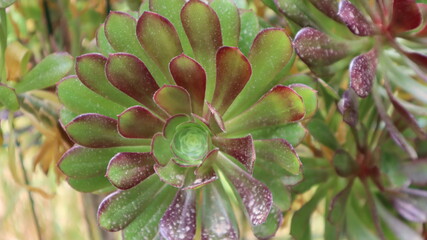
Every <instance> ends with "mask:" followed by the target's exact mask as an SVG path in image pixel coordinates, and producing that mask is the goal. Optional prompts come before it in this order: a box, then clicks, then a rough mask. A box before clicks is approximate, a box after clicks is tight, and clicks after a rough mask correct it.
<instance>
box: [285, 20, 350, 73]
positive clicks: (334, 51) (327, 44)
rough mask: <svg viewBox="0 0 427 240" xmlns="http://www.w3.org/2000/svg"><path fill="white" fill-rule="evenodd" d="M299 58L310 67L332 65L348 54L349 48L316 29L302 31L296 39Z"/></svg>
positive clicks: (295, 43)
mask: <svg viewBox="0 0 427 240" xmlns="http://www.w3.org/2000/svg"><path fill="white" fill-rule="evenodd" d="M293 44H294V47H295V49H296V51H297V53H298V56H299V57H300V58H301V59H302V60H303V61H304V62H305V63H306V64H307V65H309V66H326V65H329V64H332V63H334V62H336V61H338V60H340V59H342V58H344V57H345V56H347V53H348V50H347V49H348V47H347V46H346V45H345V44H343V43H338V42H336V41H335V40H333V39H331V38H330V37H329V36H327V35H326V34H325V33H322V32H320V31H319V30H316V29H314V28H309V27H306V28H303V29H301V30H300V31H299V32H298V33H297V35H296V36H295V39H294V42H293Z"/></svg>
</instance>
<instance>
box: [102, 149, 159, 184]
mask: <svg viewBox="0 0 427 240" xmlns="http://www.w3.org/2000/svg"><path fill="white" fill-rule="evenodd" d="M154 164H155V161H154V158H153V155H152V154H151V153H131V152H122V153H118V154H116V155H115V156H114V157H113V158H112V159H111V161H110V163H109V164H108V168H107V173H106V175H105V176H106V177H107V178H108V180H110V182H111V184H113V185H114V186H116V187H117V188H119V189H122V190H126V189H129V188H132V187H134V186H136V185H137V184H138V183H140V182H141V181H143V180H144V179H146V178H147V177H149V176H150V175H151V174H153V173H154V169H153V165H154Z"/></svg>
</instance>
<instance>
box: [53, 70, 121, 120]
mask: <svg viewBox="0 0 427 240" xmlns="http://www.w3.org/2000/svg"><path fill="white" fill-rule="evenodd" d="M56 91H57V95H58V97H59V100H60V101H61V103H62V104H63V105H64V106H65V107H66V108H67V109H69V110H71V111H72V112H74V113H77V114H81V113H99V114H102V115H105V116H108V117H111V118H116V117H117V115H118V114H119V113H121V112H123V111H124V110H125V107H123V106H121V105H119V104H117V103H115V102H113V101H111V100H109V99H106V98H104V97H102V96H100V95H98V94H96V93H95V92H93V91H92V90H90V89H89V88H87V87H86V86H85V85H83V84H82V82H81V81H79V79H78V78H77V76H70V77H67V78H64V79H63V80H62V81H61V82H59V83H58V85H57V86H56Z"/></svg>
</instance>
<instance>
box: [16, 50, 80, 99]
mask: <svg viewBox="0 0 427 240" xmlns="http://www.w3.org/2000/svg"><path fill="white" fill-rule="evenodd" d="M72 67H73V58H72V57H71V56H70V55H69V54H67V53H54V54H51V55H49V56H47V57H46V58H45V59H43V60H42V61H41V62H40V63H39V64H37V66H35V67H34V68H33V69H31V71H30V72H28V73H27V74H25V76H23V77H22V79H21V81H20V82H19V83H18V84H16V86H15V90H16V93H23V92H26V91H29V90H34V89H42V88H46V87H49V86H52V85H55V83H57V82H58V81H59V80H61V79H62V78H63V77H64V76H65V75H66V74H67V73H68V72H69V71H70V70H71V68H72Z"/></svg>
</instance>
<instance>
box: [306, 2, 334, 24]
mask: <svg viewBox="0 0 427 240" xmlns="http://www.w3.org/2000/svg"><path fill="white" fill-rule="evenodd" d="M310 2H311V3H312V4H313V5H314V6H315V7H316V8H317V9H319V10H320V11H322V12H323V13H324V14H326V15H327V16H328V17H330V18H332V19H334V20H335V21H338V22H341V19H340V18H339V16H338V5H337V2H336V1H335V0H310Z"/></svg>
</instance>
